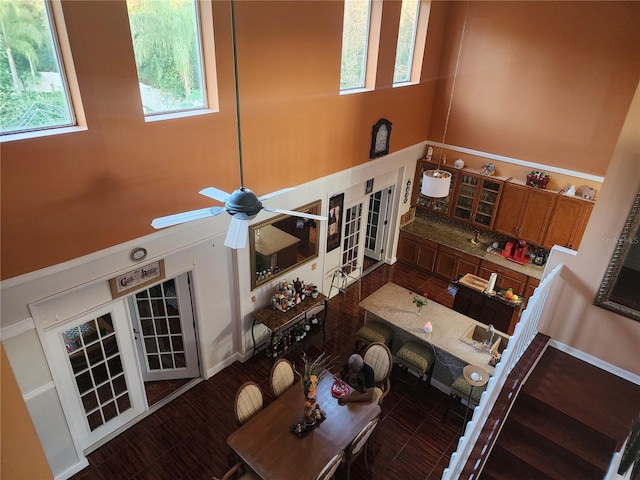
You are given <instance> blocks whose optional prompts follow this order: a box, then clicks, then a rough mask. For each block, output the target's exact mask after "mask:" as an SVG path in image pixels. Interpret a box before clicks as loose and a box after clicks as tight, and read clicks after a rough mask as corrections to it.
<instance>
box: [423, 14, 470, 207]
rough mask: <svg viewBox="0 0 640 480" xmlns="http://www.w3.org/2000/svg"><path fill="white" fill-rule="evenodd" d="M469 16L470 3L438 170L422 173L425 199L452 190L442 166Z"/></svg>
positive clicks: (463, 30) (445, 194) (449, 176)
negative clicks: (441, 168)
mask: <svg viewBox="0 0 640 480" xmlns="http://www.w3.org/2000/svg"><path fill="white" fill-rule="evenodd" d="M468 16H469V2H467V10H466V12H465V15H464V24H463V26H462V34H461V35H460V46H459V47H458V58H457V59H456V68H455V70H454V72H453V84H452V85H451V95H450V96H449V107H448V108H447V117H446V119H445V122H444V133H443V134H442V144H441V145H440V159H439V160H438V168H437V169H435V170H425V171H424V172H423V173H422V187H421V188H420V193H421V194H422V195H424V196H425V197H432V198H442V197H446V196H447V195H449V189H450V188H451V174H450V173H449V172H447V171H446V170H440V166H441V165H442V160H443V158H444V156H443V150H444V145H445V139H446V138H447V128H448V127H449V117H450V116H451V105H453V92H454V90H455V88H456V80H457V78H458V66H459V65H460V55H461V54H462V42H463V40H464V32H465V30H466V28H467V17H468Z"/></svg>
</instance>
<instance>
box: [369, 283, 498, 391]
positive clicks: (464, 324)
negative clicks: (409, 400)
mask: <svg viewBox="0 0 640 480" xmlns="http://www.w3.org/2000/svg"><path fill="white" fill-rule="evenodd" d="M414 295H415V293H413V292H411V291H409V290H407V289H406V288H403V287H401V286H399V285H396V284H395V283H392V282H389V283H387V284H386V285H384V286H383V287H381V288H380V289H378V290H377V291H375V292H374V293H372V294H371V295H369V296H368V297H367V298H366V299H364V300H363V301H362V302H360V307H362V309H363V310H364V311H365V322H367V321H368V320H369V319H375V320H378V321H382V322H384V323H386V324H387V325H389V326H390V327H391V328H392V329H393V334H394V335H393V343H392V353H395V352H397V351H398V350H399V349H400V347H401V346H402V344H403V343H404V342H405V341H407V340H418V341H422V342H425V343H428V344H431V345H432V346H433V347H434V349H435V353H436V365H435V368H434V372H433V379H434V380H435V381H436V382H438V383H440V384H442V386H444V387H447V388H448V387H449V386H450V385H451V384H452V383H453V380H455V378H457V377H458V376H459V375H460V374H461V373H462V369H463V368H464V366H465V365H468V364H471V365H478V366H481V367H482V368H484V369H485V370H486V371H487V372H488V373H489V374H490V375H491V374H493V372H494V367H492V366H491V365H489V360H490V359H491V358H492V356H491V355H490V354H488V353H486V352H483V351H480V350H479V349H477V348H474V347H473V346H471V345H469V344H468V343H465V342H463V341H462V340H460V338H461V337H463V336H464V335H465V333H466V332H468V331H469V329H470V328H472V327H474V326H476V325H480V326H481V327H486V326H485V325H484V324H482V323H480V322H478V321H476V320H473V319H472V318H469V317H467V316H465V315H462V314H461V313H458V312H456V311H454V310H452V309H450V308H447V307H445V306H443V305H440V304H438V303H436V302H434V301H429V303H428V305H426V306H424V307H422V309H421V313H420V315H418V314H417V311H418V309H417V307H416V305H415V304H414V303H413V297H414ZM426 322H431V325H432V327H433V330H432V332H431V333H426V332H425V330H424V326H425V324H426ZM496 333H497V334H498V335H500V336H502V337H505V338H509V336H508V335H506V334H505V333H502V332H496Z"/></svg>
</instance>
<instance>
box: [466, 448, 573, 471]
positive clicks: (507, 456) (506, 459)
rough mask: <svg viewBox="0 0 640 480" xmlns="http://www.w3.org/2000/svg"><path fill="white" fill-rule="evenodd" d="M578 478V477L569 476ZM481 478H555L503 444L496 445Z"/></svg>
mask: <svg viewBox="0 0 640 480" xmlns="http://www.w3.org/2000/svg"><path fill="white" fill-rule="evenodd" d="M567 478H578V477H567ZM478 479H479V480H514V479H526V480H553V477H549V476H548V475H546V474H545V473H544V472H542V471H540V470H539V469H538V468H536V467H535V466H533V465H531V464H530V463H527V462H525V461H523V460H522V459H521V458H519V457H517V456H516V455H514V454H513V453H512V452H510V451H508V450H506V449H505V448H503V447H502V446H501V445H495V446H494V447H493V450H492V451H491V456H490V457H489V460H488V461H487V463H486V464H485V466H484V468H483V469H482V472H481V473H480V476H479V477H478Z"/></svg>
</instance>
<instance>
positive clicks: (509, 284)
mask: <svg viewBox="0 0 640 480" xmlns="http://www.w3.org/2000/svg"><path fill="white" fill-rule="evenodd" d="M492 273H496V274H497V275H498V278H497V279H496V286H495V287H494V290H496V291H498V290H500V289H504V290H507V289H509V288H511V289H513V293H515V294H517V295H522V294H523V292H524V287H525V285H526V284H527V279H528V277H527V275H524V274H522V273H519V272H516V271H514V270H510V269H508V268H505V267H503V266H500V265H498V264H497V263H493V262H490V261H489V260H482V261H481V262H480V265H479V267H478V277H480V278H484V279H485V280H489V277H490V276H491V274H492ZM503 331H504V330H503Z"/></svg>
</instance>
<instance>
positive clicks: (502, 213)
mask: <svg viewBox="0 0 640 480" xmlns="http://www.w3.org/2000/svg"><path fill="white" fill-rule="evenodd" d="M556 198H557V194H555V193H552V192H548V191H546V190H539V189H537V188H533V187H528V186H525V185H518V184H514V183H507V184H505V186H504V188H503V191H502V196H501V198H500V207H499V208H498V214H497V216H496V221H495V223H494V225H493V230H494V231H496V232H499V233H503V234H504V235H509V236H512V237H516V238H518V239H521V240H526V241H527V242H530V243H533V244H535V245H542V241H543V239H544V236H545V234H546V233H547V227H548V226H549V222H550V220H551V215H552V213H553V207H554V206H555V203H556Z"/></svg>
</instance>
